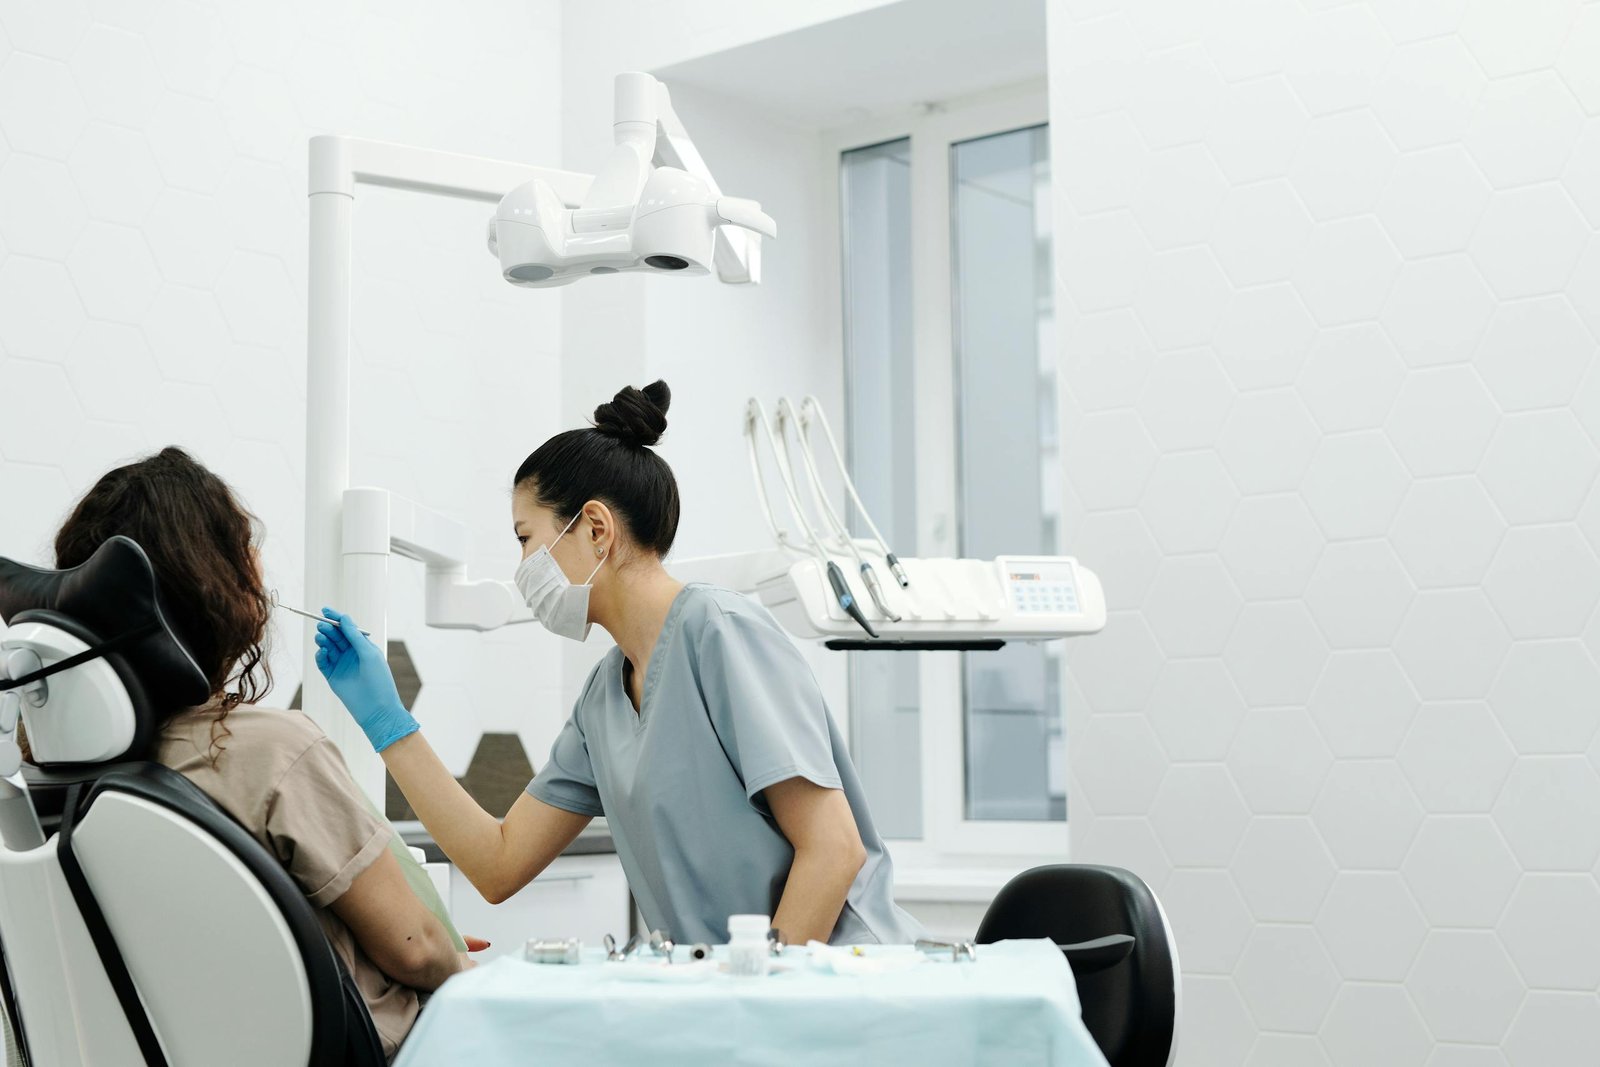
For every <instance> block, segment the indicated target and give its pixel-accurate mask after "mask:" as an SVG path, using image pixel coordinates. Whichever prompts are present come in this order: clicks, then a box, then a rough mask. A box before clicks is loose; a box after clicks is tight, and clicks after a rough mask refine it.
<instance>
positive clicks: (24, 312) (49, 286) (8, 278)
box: [0, 256, 83, 361]
mask: <svg viewBox="0 0 1600 1067" xmlns="http://www.w3.org/2000/svg"><path fill="white" fill-rule="evenodd" d="M82 324H83V303H82V302H81V301H80V300H79V299H78V291H77V290H76V289H74V288H73V287H72V278H71V277H70V276H69V275H68V274H67V269H66V268H65V267H63V266H62V265H61V264H59V263H49V262H46V261H44V260H39V259H25V258H23V257H21V256H10V257H8V258H7V259H5V260H4V261H3V262H0V345H4V346H5V351H6V352H8V353H9V354H11V355H13V356H20V357H22V358H24V359H42V360H50V361H57V360H59V359H60V358H61V357H62V355H63V354H64V353H65V352H66V351H67V348H68V346H69V345H71V344H72V339H73V338H74V337H76V336H77V334H78V330H79V328H80V327H81V326H82Z"/></svg>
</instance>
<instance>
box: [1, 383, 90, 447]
mask: <svg viewBox="0 0 1600 1067" xmlns="http://www.w3.org/2000/svg"><path fill="white" fill-rule="evenodd" d="M5 382H6V395H7V396H10V397H17V398H19V399H20V400H21V401H22V402H21V403H14V404H10V405H8V410H7V412H6V417H5V418H4V419H0V455H3V456H5V458H6V459H7V460H8V461H10V462H12V463H34V464H38V465H40V466H54V465H56V464H58V463H59V462H60V453H61V442H62V441H71V440H73V439H75V438H76V437H77V435H78V433H79V431H80V430H81V428H82V426H83V411H82V409H81V408H80V407H79V406H78V403H77V401H75V400H74V399H73V396H72V386H71V384H70V383H69V382H68V379H67V376H66V373H65V371H63V370H62V368H61V367H60V366H59V365H57V364H55V363H33V362H29V361H25V360H15V359H14V360H9V361H8V362H7V363H6V365H5Z"/></svg>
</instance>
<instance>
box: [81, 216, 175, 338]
mask: <svg viewBox="0 0 1600 1067" xmlns="http://www.w3.org/2000/svg"><path fill="white" fill-rule="evenodd" d="M67 273H69V274H70V275H72V284H73V286H74V287H76V289H77V290H78V296H79V297H80V298H81V299H82V300H83V306H84V307H85V308H87V309H88V311H89V314H90V315H93V316H95V317H96V318H101V319H107V320H109V321H111V322H125V323H129V324H134V323H137V322H139V320H140V319H141V318H143V317H144V313H145V311H146V310H147V309H148V308H149V307H150V302H151V301H152V300H154V299H155V295H156V290H157V289H159V288H160V287H161V275H160V272H159V271H158V270H157V269H156V261H155V260H154V259H153V258H152V257H151V255H150V247H149V245H147V244H145V240H144V235H143V234H141V233H140V232H139V231H138V230H136V229H134V228H133V227H132V226H121V225H118V224H116V223H111V222H91V223H89V225H88V226H86V227H84V230H83V233H81V234H79V235H78V239H77V241H75V242H74V243H73V245H72V250H71V251H70V252H68V253H67Z"/></svg>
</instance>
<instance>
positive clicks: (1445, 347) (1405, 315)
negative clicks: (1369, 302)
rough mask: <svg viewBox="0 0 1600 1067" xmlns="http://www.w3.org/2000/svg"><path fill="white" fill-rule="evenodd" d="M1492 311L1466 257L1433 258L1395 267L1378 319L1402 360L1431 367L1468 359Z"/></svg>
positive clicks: (1491, 298) (1490, 299)
mask: <svg viewBox="0 0 1600 1067" xmlns="http://www.w3.org/2000/svg"><path fill="white" fill-rule="evenodd" d="M1493 309H1494V294H1493V293H1491V292H1490V291H1489V286H1488V284H1487V283H1486V282H1484V280H1483V276H1482V275H1481V274H1479V273H1478V270H1477V268H1476V267H1474V266H1473V264H1472V260H1471V259H1470V258H1469V257H1467V256H1466V255H1464V254H1462V255H1448V256H1436V257H1433V258H1431V259H1422V260H1414V261H1411V262H1408V263H1406V264H1405V265H1404V266H1402V267H1401V268H1400V276H1399V277H1398V278H1397V279H1395V284H1394V289H1393V291H1392V292H1390V294H1389V299H1388V302H1387V303H1385V304H1384V305H1383V311H1382V312H1381V314H1380V316H1379V319H1380V321H1381V322H1382V324H1383V328H1384V330H1385V331H1387V332H1388V334H1389V337H1390V339H1391V340H1393V341H1394V343H1395V347H1396V348H1397V349H1398V350H1399V352H1400V355H1401V356H1402V358H1404V359H1405V361H1406V362H1407V363H1409V364H1410V365H1411V366H1413V367H1431V366H1435V365H1437V364H1440V363H1460V362H1463V361H1464V360H1468V359H1471V358H1472V353H1473V350H1474V349H1475V348H1476V347H1477V344H1478V339H1479V338H1480V337H1482V336H1483V331H1484V329H1485V328H1486V327H1487V326H1488V325H1489V316H1490V314H1491V313H1492V311H1493Z"/></svg>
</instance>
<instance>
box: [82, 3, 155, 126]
mask: <svg viewBox="0 0 1600 1067" xmlns="http://www.w3.org/2000/svg"><path fill="white" fill-rule="evenodd" d="M71 66H72V76H73V80H74V81H75V82H76V83H77V86H78V91H79V92H81V93H82V94H83V98H84V100H85V101H86V102H87V104H88V107H89V113H90V114H92V115H93V116H94V117H95V118H98V119H104V120H106V121H107V122H114V123H116V124H117V125H119V126H123V127H127V128H128V129H130V130H139V129H142V128H143V126H144V124H145V122H147V121H148V120H149V117H150V113H151V111H153V110H154V109H155V107H156V104H157V102H158V101H159V100H160V97H161V72H160V71H158V70H157V69H156V63H155V59H154V57H152V56H151V55H150V47H149V45H147V44H146V43H145V40H144V38H143V37H141V36H139V35H138V34H136V33H130V32H128V31H127V30H122V29H117V28H115V27H112V26H106V25H103V24H101V23H98V22H97V23H96V24H95V25H93V26H91V27H89V32H88V33H87V34H85V35H84V38H83V43H82V44H80V45H79V46H78V48H77V49H76V50H75V51H74V52H73V53H72V61H71Z"/></svg>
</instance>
